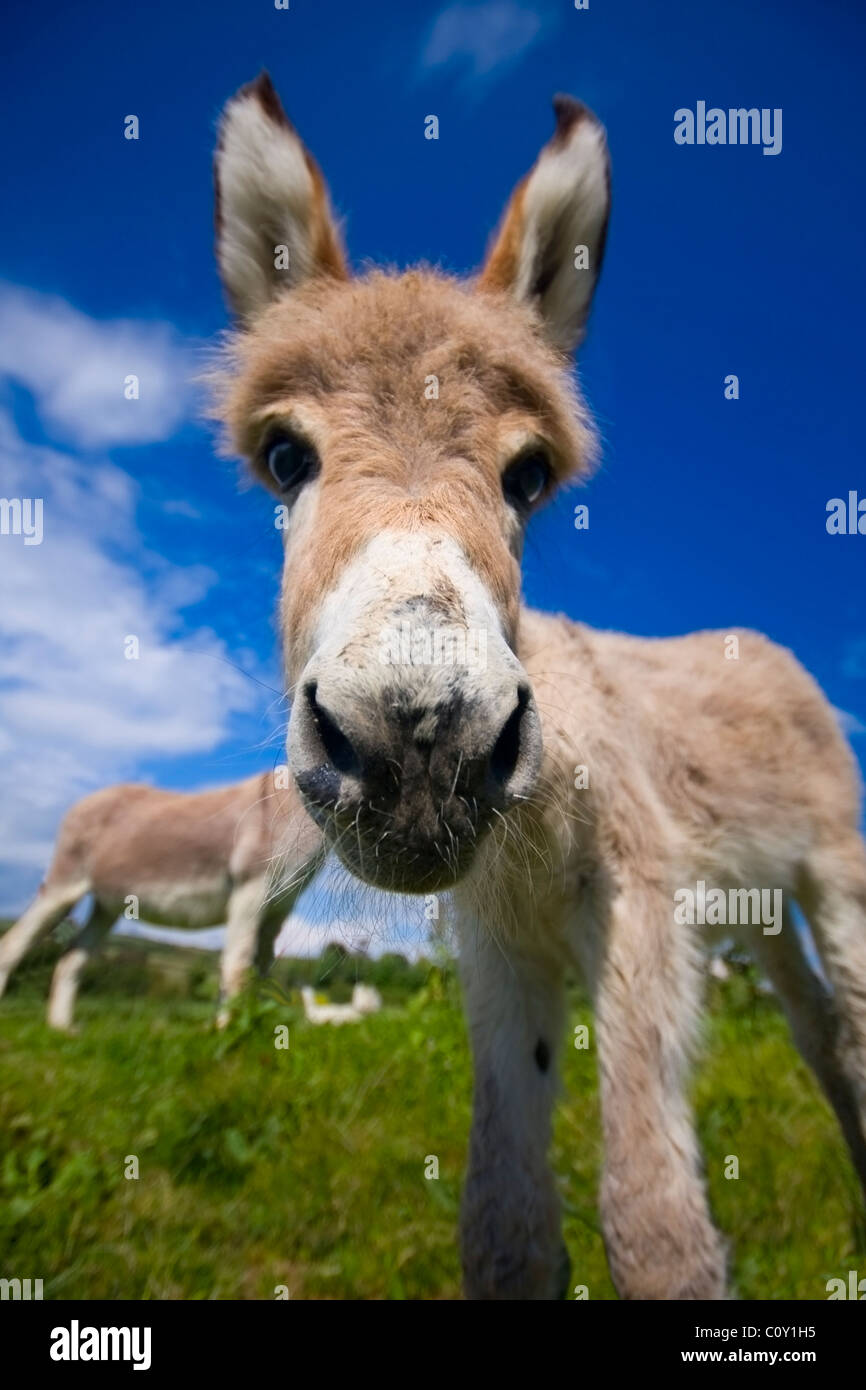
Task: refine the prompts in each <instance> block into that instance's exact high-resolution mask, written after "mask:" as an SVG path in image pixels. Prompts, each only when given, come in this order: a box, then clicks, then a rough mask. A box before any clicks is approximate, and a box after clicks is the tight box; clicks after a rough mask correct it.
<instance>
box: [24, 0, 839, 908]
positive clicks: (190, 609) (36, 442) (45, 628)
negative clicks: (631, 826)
mask: <svg viewBox="0 0 866 1390" xmlns="http://www.w3.org/2000/svg"><path fill="white" fill-rule="evenodd" d="M5 27H6V35H5V43H4V57H3V60H2V66H3V85H2V90H3V106H4V124H5V127H6V139H5V141H4V205H5V209H6V215H5V217H4V218H3V220H2V225H0V248H2V256H0V275H2V281H3V283H2V286H0V315H2V318H3V319H5V321H6V328H5V330H3V333H2V345H0V494H2V495H3V496H22V495H23V496H40V497H43V498H44V499H45V522H44V529H45V534H44V540H43V543H42V544H41V545H40V546H32V547H24V546H23V544H22V542H21V538H20V537H5V536H4V537H0V565H2V572H3V590H4V595H5V596H4V599H3V604H2V614H0V644H2V646H0V653H2V654H0V846H2V850H0V854H2V862H0V912H2V911H4V910H5V911H14V910H17V909H18V908H20V907H21V906H22V905H23V902H24V900H25V899H26V897H27V895H28V894H29V893H30V892H31V891H32V889H33V888H34V887H35V885H36V883H37V882H38V880H39V877H40V875H41V873H42V871H43V870H44V867H45V862H46V860H47V857H48V854H49V852H50V845H51V840H52V837H53V834H54V832H55V830H56V826H57V823H58V820H59V817H60V814H61V813H62V811H63V810H64V809H65V807H66V806H68V805H69V804H70V803H71V802H72V801H73V800H74V799H75V798H76V797H77V796H79V795H81V794H82V793H84V792H85V791H87V790H90V789H92V788H93V787H95V786H98V785H102V784H104V783H106V782H110V781H116V780H120V779H128V778H140V779H144V780H152V781H155V782H159V783H161V784H163V785H168V786H177V787H185V788H186V787H199V786H207V785H212V784H215V783H219V782H222V781H226V780H231V779H233V778H235V777H239V776H243V775H246V774H247V773H248V772H251V771H254V770H255V769H257V768H259V767H261V766H263V765H266V764H268V763H270V762H273V761H277V760H279V759H280V757H281V738H282V721H283V719H284V710H283V705H282V703H281V701H280V699H279V696H278V694H277V693H276V688H277V687H278V686H279V674H278V669H279V668H278V663H277V660H276V654H275V626H274V618H273V614H274V601H275V595H276V588H277V578H278V572H279V564H280V547H279V542H278V538H277V535H276V533H275V532H274V530H273V527H272V524H271V518H272V504H271V502H270V501H269V499H268V498H267V497H266V496H265V495H264V494H263V493H259V492H258V491H256V490H247V491H239V489H238V485H237V474H236V471H235V469H234V467H233V466H232V465H231V464H228V463H226V462H225V461H221V460H218V459H217V458H216V456H215V454H214V449H213V438H212V432H211V429H210V427H208V426H206V425H203V424H202V423H201V422H200V421H199V420H198V419H197V415H196V412H197V409H198V406H199V404H200V401H201V397H200V393H199V392H198V391H197V390H196V388H195V387H193V386H191V385H190V380H189V379H190V375H191V372H192V371H194V369H195V367H196V365H197V364H198V363H199V361H200V358H201V354H202V352H203V350H204V349H205V347H206V345H207V344H208V342H209V341H212V340H213V338H214V336H215V335H216V334H218V333H219V332H220V330H221V329H223V328H224V327H225V325H226V322H227V318H226V313H225V310H224V306H223V302H222V297H221V293H220V288H219V285H218V281H217V277H216V272H215V268H214V263H213V256H212V225H211V205H212V192H211V152H212V147H213V140H214V127H215V122H216V119H217V116H218V113H219V110H220V107H221V105H222V104H223V103H224V101H225V100H226V98H227V97H228V96H229V95H230V94H231V93H232V92H233V91H234V90H235V89H236V88H237V87H238V86H239V85H241V84H242V83H243V82H245V81H248V80H249V79H250V78H251V77H253V76H255V74H256V73H257V72H258V71H259V69H260V68H261V67H263V66H266V67H267V68H268V69H269V70H270V72H271V74H272V76H273V78H274V81H275V83H276V85H277V87H278V89H279V91H280V92H281V94H282V97H283V100H284V104H285V105H286V108H287V110H288V111H289V113H290V115H291V116H292V117H293V119H294V120H295V122H296V124H297V125H298V128H299V129H300V131H301V133H302V135H303V136H304V138H305V139H306V141H307V143H308V144H309V145H310V147H311V148H312V149H313V150H314V152H315V154H316V156H317V158H318V159H319V161H320V163H321V164H322V166H323V168H324V170H325V173H326V176H327V178H328V181H329V184H330V187H331V190H332V195H333V199H334V203H335V206H336V208H337V210H338V212H339V214H340V215H341V217H342V218H343V219H344V225H345V234H346V239H347V242H348V247H349V250H350V253H351V256H352V259H353V261H354V263H355V265H356V266H361V265H363V263H364V262H365V261H375V262H386V263H396V264H398V265H406V264H410V263H411V262H412V261H414V260H417V259H426V260H429V261H432V262H435V263H439V264H441V265H442V266H444V267H445V268H447V269H450V270H454V271H458V272H462V271H469V270H471V269H473V268H474V267H475V266H477V264H478V262H479V260H480V258H481V256H482V255H483V251H484V248H485V245H486V243H487V240H488V237H489V235H490V232H491V231H492V228H493V226H494V224H495V222H496V221H497V219H498V217H499V214H500V211H501V209H502V206H503V204H504V202H505V200H506V198H507V196H508V194H509V192H510V190H511V188H512V187H513V185H514V183H515V182H516V181H517V179H518V178H519V177H520V176H521V175H522V174H523V173H524V172H525V171H526V169H527V168H528V167H529V165H530V164H531V163H532V160H533V159H534V157H535V154H536V153H537V150H538V148H539V147H540V146H541V144H542V143H543V142H544V141H545V140H546V139H547V138H548V137H549V135H550V133H551V129H552V117H551V112H550V98H551V96H552V94H553V93H554V92H556V91H567V92H571V93H573V94H574V95H577V96H579V97H581V98H583V99H584V100H585V101H586V102H588V103H589V104H590V105H591V106H592V107H593V108H594V109H595V110H596V111H597V112H598V114H599V115H600V117H601V119H602V120H603V121H604V123H605V124H606V126H607V128H608V135H609V142H610V146H611V151H612V158H613V188H614V204H613V217H612V223H611V232H610V238H609V242H608V250H607V261H606V265H605V269H604V273H603V276H602V282H601V285H600V288H599V291H598V295H597V299H596V306H595V312H594V316H593V321H592V326H591V331H590V335H589V338H588V340H587V342H586V344H585V346H584V348H583V350H582V353H581V357H580V364H579V371H580V376H581V380H582V382H583V386H584V390H585V393H586V395H587V398H588V400H589V402H590V405H591V407H592V409H593V411H594V413H595V415H596V418H597V420H598V422H599V425H600V427H601V430H602V435H603V440H604V454H603V462H602V467H601V469H600V471H599V473H598V474H597V476H596V477H595V479H594V480H593V481H592V483H591V484H590V486H589V487H588V489H586V490H585V491H584V492H582V493H580V494H570V495H567V496H564V497H562V498H561V499H560V500H559V501H558V502H557V503H556V504H554V505H553V506H552V507H551V508H550V509H549V510H548V511H547V512H546V513H544V514H543V515H542V516H541V517H539V518H537V519H536V521H535V522H534V523H533V528H532V531H531V533H530V537H529V542H528V546H527V555H526V584H525V587H526V594H527V597H528V599H529V600H530V601H531V602H532V603H535V604H537V605H539V606H541V607H544V608H551V609H560V610H563V611H565V612H567V613H569V614H571V615H572V616H574V617H576V618H580V619H583V620H585V621H587V622H589V623H591V624H594V625H596V626H601V627H613V628H621V629H623V630H626V631H629V632H634V633H641V634H647V635H664V634H671V633H679V632H685V631H688V630H690V629H693V628H701V627H723V628H728V627H731V626H733V625H747V626H752V627H756V628H759V629H762V630H763V631H766V632H767V633H769V634H770V635H771V636H772V637H773V638H775V639H776V640H778V641H780V642H782V643H784V644H785V645H787V646H790V647H792V648H793V649H794V651H795V652H796V653H797V655H798V656H799V657H800V658H801V659H802V660H803V661H804V663H805V664H806V665H807V666H808V667H809V668H810V670H811V671H812V672H813V673H814V674H815V675H816V676H817V678H818V679H819V680H820V682H821V683H822V685H823V686H824V688H825V690H826V691H827V693H828V695H829V697H830V699H831V700H832V701H833V703H834V704H835V705H836V706H838V707H839V708H840V709H842V710H844V711H846V712H847V716H848V724H849V727H850V729H851V730H852V732H853V738H854V746H855V747H857V748H858V751H859V752H860V753H861V756H862V753H863V749H864V744H866V739H864V737H863V736H862V732H861V733H858V732H857V729H858V727H862V725H863V724H866V612H864V572H866V536H830V535H828V534H827V531H826V528H825V519H826V505H827V502H828V500H829V499H830V498H832V497H837V496H843V497H844V496H847V493H848V492H849V490H851V489H859V492H860V495H861V496H864V495H866V469H864V467H863V448H862V442H861V438H860V429H859V427H858V426H857V425H856V423H855V417H854V405H855V402H858V401H859V400H860V399H861V396H862V351H861V347H860V336H861V325H862V323H863V322H864V319H866V286H864V273H863V254H862V253H863V230H862V229H863V226H864V222H866V207H864V187H863V156H862V113H861V110H860V105H861V92H862V71H863V59H864V49H866V15H864V13H863V11H862V8H861V6H860V5H859V4H856V3H854V0H851V3H842V2H841V0H827V3H825V4H823V5H822V6H820V7H817V6H815V5H814V4H806V3H803V2H802V0H800V2H799V3H798V0H786V3H781V0H778V3H776V2H775V0H763V2H762V4H761V5H760V7H759V8H756V6H755V5H754V3H753V0H729V3H728V4H726V5H725V6H724V7H695V5H694V3H693V0H658V2H657V3H653V4H646V3H645V0H619V3H614V2H613V0H590V8H589V10H588V11H576V10H575V9H574V7H573V5H572V4H571V3H567V2H566V0H558V3H532V0H489V2H488V3H482V4H477V3H466V4H456V5H447V4H446V5H444V6H442V7H441V8H440V9H439V10H437V9H436V8H435V7H426V6H425V7H421V6H416V5H411V6H407V5H405V3H396V0H388V3H375V0H367V3H365V4H363V5H357V4H350V3H336V4H334V3H325V0H291V7H290V9H289V10H288V11H283V10H276V9H275V8H274V7H273V5H269V4H268V3H266V0H257V3H254V4H251V3H249V0H243V3H241V0H235V2H233V3H220V0H211V3H208V4H206V5H205V4H203V3H187V4H185V5H180V6H179V5H177V4H176V3H168V2H167V0H151V3H149V4H148V5H147V6H146V7H144V8H143V9H136V10H130V9H129V7H125V6H118V5H116V4H108V3H92V2H91V3H88V2H87V0H83V2H82V3H79V4H76V5H73V6H62V7H56V8H55V9H54V10H53V11H52V13H51V17H50V22H46V19H45V15H44V14H43V13H42V12H40V11H32V10H29V11H28V10H26V9H25V7H23V6H18V7H15V10H14V12H13V13H11V14H9V13H7V17H6V26H5ZM699 100H703V101H706V102H707V104H708V105H710V106H713V105H717V106H720V107H723V108H728V107H733V106H749V107H751V106H756V107H760V108H764V107H766V108H781V109H782V111H783V148H782V152H781V153H780V154H779V155H777V156H775V157H767V156H764V155H763V154H762V151H761V149H760V148H758V147H752V146H747V147H709V146H703V147H701V146H694V147H685V146H680V145H677V144H676V143H675V142H674V139H673V130H674V111H675V110H676V109H677V108H680V107H684V106H688V107H691V108H694V107H695V105H696V103H697V102H698V101H699ZM128 114H135V115H137V116H138V118H139V122H140V139H139V140H138V141H127V140H125V139H124V138H123V122H124V117H125V116H127V115H128ZM428 114H435V115H437V116H438V117H439V123H440V138H439V140H438V141H429V140H425V139H424V118H425V116H426V115H428ZM127 373H136V374H138V375H139V377H140V380H141V398H140V400H138V401H137V402H127V401H124V400H123V399H122V381H123V378H124V376H126V375H127ZM729 373H736V374H737V375H738V377H739V380H740V393H741V394H740V399H739V400H737V401H728V400H725V398H724V392H723V383H724V378H725V376H726V375H727V374H729ZM578 500H579V501H583V502H588V504H589V507H590V527H589V530H588V531H581V532H577V531H575V529H574V526H573V524H572V512H573V507H574V504H575V502H576V501H578ZM130 633H133V634H137V635H139V636H140V638H141V646H142V655H141V658H140V660H139V662H137V663H132V662H126V661H125V660H124V659H123V648H122V643H123V638H124V636H125V635H127V634H130ZM238 668H240V670H239V669H238ZM804 775H806V772H805V770H804Z"/></svg>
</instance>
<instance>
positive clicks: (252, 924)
mask: <svg viewBox="0 0 866 1390" xmlns="http://www.w3.org/2000/svg"><path fill="white" fill-rule="evenodd" d="M267 896H268V879H267V877H266V876H265V875H261V876H259V877H256V878H249V879H246V880H245V881H244V882H243V883H238V884H237V885H236V886H235V887H234V888H233V889H232V892H231V894H230V896H229V902H228V914H227V921H226V938H225V945H224V946H223V953H222V957H221V959H220V1010H219V1013H218V1014H217V1020H216V1023H217V1027H218V1028H225V1027H226V1025H227V1023H228V1021H229V1017H230V1010H229V1005H230V1004H231V1001H232V1000H233V999H235V998H236V997H237V995H239V994H240V993H241V991H242V989H243V988H244V986H245V985H246V983H247V981H248V979H249V975H250V972H251V970H252V968H253V962H254V961H255V958H256V950H257V947H258V940H259V931H260V928H261V925H262V921H263V917H264V911H265V903H266V902H267Z"/></svg>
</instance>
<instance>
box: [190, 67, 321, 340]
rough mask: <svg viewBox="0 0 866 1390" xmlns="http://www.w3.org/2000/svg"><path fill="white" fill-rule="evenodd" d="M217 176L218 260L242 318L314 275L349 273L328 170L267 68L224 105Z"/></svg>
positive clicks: (224, 282)
mask: <svg viewBox="0 0 866 1390" xmlns="http://www.w3.org/2000/svg"><path fill="white" fill-rule="evenodd" d="M214 181H215V185H216V190H215V191H216V209H215V212H216V250H217V260H218V262H219V268H220V274H221V276H222V281H223V285H224V286H225V290H226V294H227V295H228V299H229V302H230V304H231V306H232V308H233V309H234V310H235V312H236V313H237V314H239V315H240V316H241V317H242V318H249V317H250V316H251V315H252V314H254V313H257V312H258V311H259V310H260V309H263V308H264V307H265V305H266V304H267V303H268V302H269V300H271V299H272V298H273V297H274V295H275V294H277V293H278V292H279V290H280V289H285V288H292V287H294V286H295V285H299V284H301V283H302V281H304V280H307V279H309V278H310V277H311V276H313V275H333V276H338V277H340V278H342V279H345V278H346V276H347V273H348V272H347V270H346V262H345V258H344V256H343V251H342V248H341V245H340V237H339V233H338V230H337V225H336V223H335V221H334V218H333V215H332V213H331V209H330V205H329V202H328V192H327V188H326V186H325V181H324V179H323V178H322V174H321V170H320V169H319V166H318V164H317V163H316V161H315V160H314V159H313V156H312V155H311V154H310V153H309V151H308V150H306V149H305V148H304V145H303V143H302V142H301V140H300V139H299V137H298V135H297V132H296V131H295V129H294V127H293V126H292V124H291V122H290V121H289V118H288V117H287V115H286V113H285V111H284V110H283V108H282V106H281V104H280V99H279V97H278V96H277V93H276V91H275V89H274V85H273V83H272V82H271V79H270V77H269V76H268V74H267V73H266V72H263V73H261V74H260V76H259V77H257V78H256V80H255V82H251V83H249V85H248V86H246V87H242V88H241V89H240V91H239V92H238V93H237V94H236V95H235V96H233V97H232V99H231V101H229V103H228V104H227V106H226V108H225V110H224V111H223V114H222V119H221V121H220V127H219V140H218V143H217V149H216V156H215V159H214Z"/></svg>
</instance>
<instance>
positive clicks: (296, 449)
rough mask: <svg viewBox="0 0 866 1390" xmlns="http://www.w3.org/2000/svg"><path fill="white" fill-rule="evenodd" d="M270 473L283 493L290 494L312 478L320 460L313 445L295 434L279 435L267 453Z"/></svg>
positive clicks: (268, 447)
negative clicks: (293, 489)
mask: <svg viewBox="0 0 866 1390" xmlns="http://www.w3.org/2000/svg"><path fill="white" fill-rule="evenodd" d="M265 458H266V460H267V465H268V471H269V472H270V475H271V477H272V478H273V480H274V482H275V483H276V485H277V487H278V488H279V489H280V491H281V492H288V491H289V490H290V489H291V488H293V487H298V486H299V485H300V484H301V483H305V482H306V481H307V479H308V478H310V477H312V475H313V473H314V472H315V471H316V469H317V467H318V464H319V458H318V455H317V453H316V451H315V449H314V448H313V446H312V444H308V443H307V441H306V439H301V438H299V437H298V435H295V434H278V435H274V436H273V438H272V439H270V440H269V442H268V445H267V449H266V452H265Z"/></svg>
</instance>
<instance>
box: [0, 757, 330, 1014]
mask: <svg viewBox="0 0 866 1390" xmlns="http://www.w3.org/2000/svg"><path fill="white" fill-rule="evenodd" d="M322 858H323V851H322V836H321V832H320V831H319V830H318V829H317V827H316V826H315V825H314V824H313V822H312V821H311V820H310V818H309V816H308V815H307V814H306V812H305V811H304V810H303V808H302V807H301V805H300V803H299V801H298V797H297V794H296V793H295V791H294V789H287V788H279V789H278V788H276V786H275V780H274V776H273V774H272V773H269V772H267V773H261V774H259V775H258V776H256V777H249V778H247V779H246V781H244V782H239V783H237V784H236V785H235V786H230V787H222V788H220V789H219V790H216V791H209V792H198V793H194V794H184V793H180V792H168V791H160V790H159V789H157V788H156V787H145V786H117V787H106V788H105V789H104V790H103V791H99V792H94V793H93V794H92V795H91V796H86V797H84V798H83V799H82V800H81V801H79V802H77V803H76V805H74V806H73V807H72V809H71V810H70V811H69V812H68V813H67V815H66V817H65V818H64V821H63V824H62V825H61V827H60V834H59V836H58V840H57V848H56V850H55V854H54V859H53V861H52V864H51V868H50V869H49V871H48V874H47V877H46V878H45V881H44V883H43V884H42V886H41V887H40V889H39V893H38V896H37V897H36V899H35V901H34V902H33V903H32V905H31V906H30V907H29V908H28V909H27V911H26V912H25V913H24V915H23V917H21V918H20V919H19V920H18V921H17V922H16V923H15V925H14V926H13V927H10V928H9V930H8V931H7V932H6V933H5V935H4V936H2V937H0V995H2V993H3V991H4V989H5V988H6V982H7V980H8V978H9V976H10V974H11V973H12V971H13V970H14V969H15V966H16V965H17V964H18V962H19V961H20V960H21V958H22V956H23V955H24V954H25V952H26V951H28V950H29V949H30V947H31V946H33V945H34V944H35V943H36V942H37V941H38V940H39V939H40V937H43V936H45V935H46V934H47V933H48V932H50V931H51V929H52V928H53V927H56V926H57V924H58V923H59V922H61V921H62V920H63V918H64V917H65V916H66V914H67V912H69V910H70V909H71V908H72V907H74V905H75V904H76V903H77V902H78V901H79V899H80V898H83V897H84V896H85V894H92V895H93V905H92V908H91V911H90V915H89V917H88V920H87V922H86V924H85V925H84V927H82V929H81V931H80V932H79V933H78V935H77V936H76V937H75V938H74V939H73V941H72V943H71V944H70V946H69V948H68V949H67V951H66V952H65V953H64V954H63V955H62V956H61V957H60V960H59V961H58V962H57V967H56V969H55V971H54V977H53V979H52V982H51V993H50V997H49V1001H48V1022H49V1023H50V1024H51V1025H52V1026H53V1027H54V1028H61V1029H69V1028H71V1027H72V1018H73V1012H74V1008H75V996H76V994H77V992H78V982H79V979H80V976H81V971H82V970H83V968H84V966H85V965H86V963H87V961H88V960H89V959H90V957H91V956H92V955H93V954H94V952H95V951H97V950H99V948H100V947H101V946H102V944H103V942H104V940H105V938H106V936H107V935H108V933H109V931H110V930H111V927H112V926H113V924H114V922H115V921H116V920H117V918H118V917H119V915H120V913H121V912H122V911H123V910H124V907H125V905H126V904H127V903H128V900H129V898H130V897H134V898H135V899H137V902H136V916H139V915H140V916H141V917H143V918H145V920H147V921H148V922H155V923H161V924H163V925H165V926H175V927H211V926H216V925H217V924H218V923H220V922H226V923H227V929H226V940H225V946H224V948H223V953H222V960H221V986H222V988H221V998H222V1001H223V1007H222V1009H221V1010H220V1014H219V1016H218V1022H219V1023H220V1024H221V1025H224V1024H225V1023H226V1022H227V1021H228V1003H229V1001H230V1000H231V999H232V998H233V997H234V996H235V995H236V994H238V993H239V992H240V990H241V989H242V988H243V985H244V982H245V980H246V976H247V972H248V970H249V969H250V967H251V966H252V965H253V964H254V963H255V965H256V967H257V968H258V969H259V971H260V972H264V971H265V970H266V969H267V967H268V966H269V964H270V962H271V960H272V959H273V949H274V941H275V939H276V936H277V933H278V932H279V930H280V927H281V925H282V923H283V920H284V919H285V917H286V915H287V914H288V913H289V912H290V911H291V910H292V907H293V906H294V903H295V900H296V898H297V897H298V894H299V893H300V892H301V889H302V888H303V887H304V886H305V884H307V883H308V882H309V880H310V879H311V878H312V876H313V874H314V873H315V872H316V870H317V869H318V868H319V866H320V864H321V862H322ZM277 865H278V866H279V870H280V872H279V877H278V881H277V882H275V867H276V866H277Z"/></svg>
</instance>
